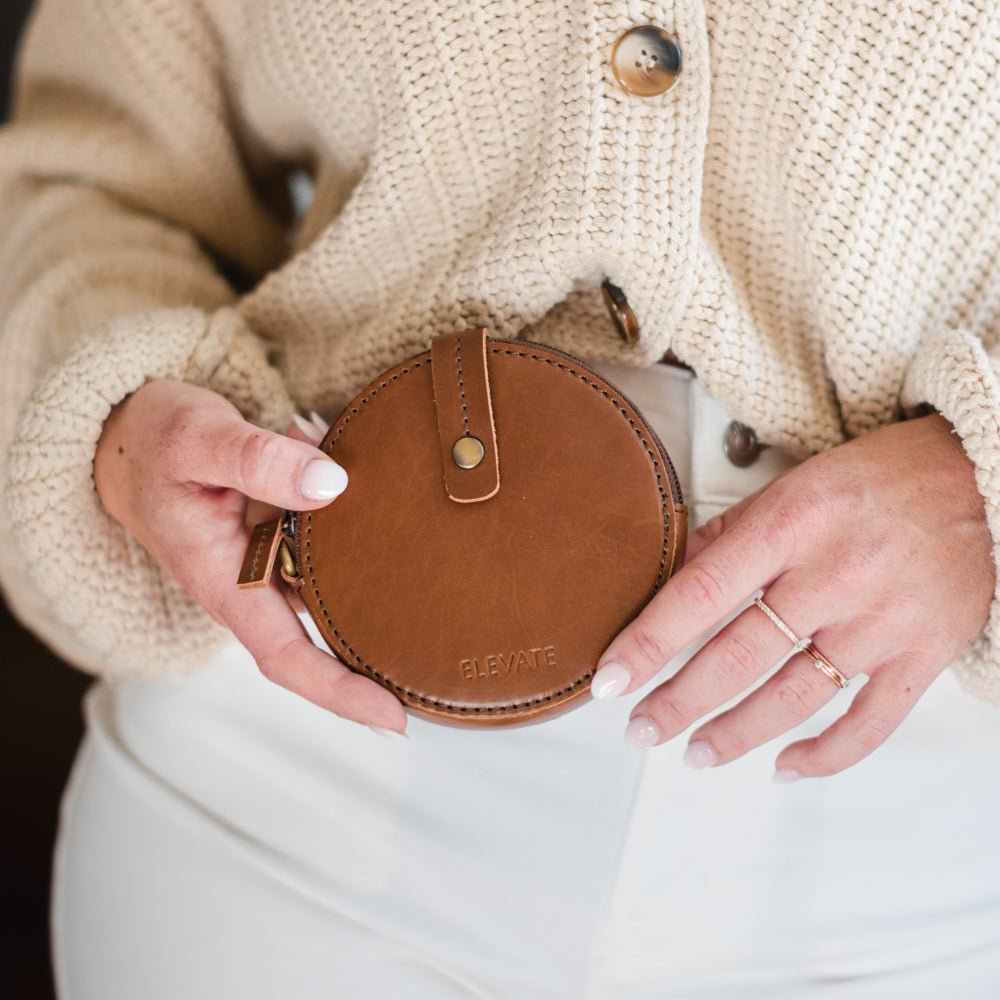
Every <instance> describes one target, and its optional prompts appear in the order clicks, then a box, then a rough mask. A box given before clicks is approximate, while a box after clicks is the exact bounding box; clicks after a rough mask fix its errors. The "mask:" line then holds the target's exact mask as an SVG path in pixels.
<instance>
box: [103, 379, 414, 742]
mask: <svg viewBox="0 0 1000 1000" xmlns="http://www.w3.org/2000/svg"><path fill="white" fill-rule="evenodd" d="M94 480H95V482H96V484H97V491H98V493H99V495H100V497H101V501H102V503H103V504H104V507H105V509H106V510H107V511H108V513H110V514H111V516H112V517H114V518H115V519H116V520H117V521H119V522H120V523H121V524H122V525H123V526H124V527H125V528H126V529H127V530H128V531H129V532H131V534H132V535H133V536H134V537H135V538H136V539H137V540H138V541H139V542H140V543H141V544H142V545H143V546H144V547H145V548H146V550H147V551H148V552H149V553H150V554H151V555H152V556H153V558H154V559H156V561H157V562H158V563H159V564H160V566H161V567H162V568H163V569H164V570H165V571H166V572H167V573H169V574H170V575H171V576H172V577H174V579H176V580H177V581H178V582H179V583H180V584H181V586H183V587H184V589H185V590H187V591H188V593H190V594H191V595H192V596H193V597H194V598H195V600H197V601H198V602H199V603H200V604H201V605H203V606H204V607H205V608H206V609H207V611H208V612H209V614H211V615H212V617H213V618H214V619H215V620H216V621H218V622H221V623H222V624H223V625H225V626H227V627H228V628H229V629H230V630H231V631H232V632H233V634H234V635H235V636H236V638H237V639H238V640H239V641H240V642H241V643H242V644H243V645H244V646H245V647H246V648H247V650H249V652H250V654H251V655H252V656H253V658H254V659H255V660H256V661H257V665H258V666H259V668H260V670H261V672H262V673H263V674H264V676H265V677H267V678H268V679H269V680H272V681H274V682H275V683H277V684H280V685H281V686H282V687H285V688H288V689H289V690H290V691H294V692H295V693H296V694H299V695H301V696H302V697H303V698H306V699H307V700H308V701H311V702H313V703H314V704H316V705H319V706H320V707H322V708H325V709H328V710H329V711H331V712H334V713H336V714H337V715H340V716H343V717H344V718H346V719H351V720H353V721H354V722H359V723H363V724H365V725H368V726H372V727H373V728H375V729H376V730H379V731H382V732H394V733H402V732H404V731H405V729H406V712H405V710H404V709H403V706H402V705H401V704H400V702H399V701H398V700H397V699H396V698H394V697H393V696H392V695H391V694H390V693H389V692H388V691H386V690H385V689H384V688H382V687H380V686H379V685H378V684H376V683H375V682H374V681H371V680H369V679H368V678H366V677H362V676H361V675H360V674H356V673H354V672H353V671H351V670H349V669H348V668H347V667H346V666H345V665H344V664H343V663H341V662H340V661H339V660H337V659H336V658H334V657H333V656H331V655H329V654H328V653H326V652H323V651H322V650H320V649H319V648H318V647H317V646H315V645H314V644H313V642H312V641H311V640H310V639H309V637H308V635H307V634H306V632H305V630H304V629H303V627H302V624H301V622H300V621H299V619H298V617H297V615H296V614H295V612H294V611H293V610H292V608H291V606H290V604H289V603H288V600H287V597H286V596H285V595H286V593H287V592H283V590H282V585H281V584H280V583H272V585H271V586H269V587H266V588H263V589H261V590H242V591H241V590H238V589H237V587H236V578H237V576H238V574H239V570H240V565H241V563H242V561H243V554H244V552H245V551H246V547H247V543H248V539H249V534H248V531H247V527H246V523H245V520H246V509H247V504H248V502H249V500H255V501H261V502H263V503H264V504H269V505H272V506H274V507H277V508H281V509H286V510H315V509H317V508H319V507H323V506H325V505H326V504H328V503H330V501H331V500H333V499H334V498H335V497H336V496H337V495H339V493H340V492H341V491H342V490H343V489H344V486H345V485H346V482H347V477H346V474H345V473H344V471H343V469H341V468H340V466H338V465H337V464H336V463H334V462H333V461H331V460H330V459H329V458H327V457H326V456H325V455H324V454H323V453H322V452H319V451H317V449H316V448H315V447H313V446H312V445H310V444H307V443H305V442H304V441H299V440H294V439H293V438H291V437H283V436H282V435H280V434H274V433H272V432H270V431H266V430H262V429H261V428H259V427H255V426H254V425H253V424H250V423H248V422H247V421H246V420H244V419H243V417H242V416H241V414H240V413H239V411H238V410H237V409H236V408H235V407H234V406H233V405H232V404H231V403H229V402H228V401H227V400H226V399H224V398H223V397H222V396H219V395H218V394H217V393H214V392H212V391H211V390H209V389H203V388H200V387H198V386H194V385H190V384H188V383H185V382H172V381H158V382H150V383H148V384H147V385H145V386H143V387H142V388H141V389H139V390H138V391H137V392H135V393H133V394H132V395H131V396H129V397H128V398H127V399H125V400H124V401H123V402H121V403H120V404H118V406H116V407H115V408H114V410H112V412H111V414H110V416H109V417H108V419H107V421H106V422H105V425H104V429H103V432H102V434H101V438H100V441H99V442H98V446H97V454H96V456H95V459H94Z"/></svg>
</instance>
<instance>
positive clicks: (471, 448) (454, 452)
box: [451, 434, 486, 469]
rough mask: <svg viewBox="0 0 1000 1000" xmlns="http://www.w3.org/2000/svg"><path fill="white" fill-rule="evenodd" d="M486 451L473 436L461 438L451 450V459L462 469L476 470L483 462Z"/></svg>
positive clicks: (481, 443)
mask: <svg viewBox="0 0 1000 1000" xmlns="http://www.w3.org/2000/svg"><path fill="white" fill-rule="evenodd" d="M485 454H486V449H485V448H484V447H483V442H482V441H480V440H479V438H474V437H473V436H472V435H471V434H469V435H466V436H465V437H460V438H459V439H458V440H457V441H456V442H455V443H454V445H452V448H451V457H452V460H453V461H454V463H455V464H456V465H457V466H458V467H459V468H460V469H474V468H475V467H476V466H477V465H479V463H480V462H481V461H482V460H483V456H484V455H485Z"/></svg>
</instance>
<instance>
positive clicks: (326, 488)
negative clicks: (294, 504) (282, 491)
mask: <svg viewBox="0 0 1000 1000" xmlns="http://www.w3.org/2000/svg"><path fill="white" fill-rule="evenodd" d="M346 488H347V473H346V472H345V471H344V470H343V469H342V468H341V467H340V466H339V465H337V463H336V462H331V461H329V460H328V459H325V458H317V459H316V460H315V461H314V462H310V463H309V464H308V465H307V466H306V467H305V470H304V471H303V473H302V479H301V481H300V482H299V489H300V490H301V491H302V495H303V496H304V497H309V499H310V500H332V499H333V498H334V497H339V496H340V494H341V493H343V492H344V490H345V489H346Z"/></svg>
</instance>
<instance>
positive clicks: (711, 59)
mask: <svg viewBox="0 0 1000 1000" xmlns="http://www.w3.org/2000/svg"><path fill="white" fill-rule="evenodd" d="M647 23H652V24H657V25H661V26H663V27H665V28H666V29H668V30H669V31H670V32H671V33H673V34H674V35H675V37H676V38H677V39H678V40H679V42H680V45H681V47H682V51H683V69H682V73H681V76H680V77H679V79H678V82H677V83H676V85H675V86H674V87H673V88H672V89H671V90H670V91H668V92H667V93H666V94H664V95H662V96H660V97H657V98H645V99H644V98H637V97H631V96H629V95H627V94H625V93H624V92H623V91H622V90H621V89H620V88H619V87H618V86H617V85H616V83H615V80H614V77H613V75H612V73H611V70H610V65H609V58H610V54H611V51H612V48H613V46H614V43H615V41H616V39H617V38H618V37H619V36H620V35H621V34H622V32H624V31H625V30H627V29H628V28H629V27H631V26H633V25H636V24H647ZM998 62H1000V9H998V8H997V5H996V4H993V3H990V2H988V0H978V2H973V0H970V2H967V3H962V4H942V3H940V2H939V0H911V2H908V3H905V4H903V3H896V2H893V0H867V2H863V0H808V2H807V0H792V2H790V3H784V4H776V3H773V2H771V0H766V2H764V0H717V2H711V3H698V2H677V3H645V2H639V0H538V2H532V3H518V2H514V0H480V2H476V3H464V2H459V0H453V2H445V0H442V2H437V3H434V2H421V0H414V2H411V3H406V4H400V3H390V2H388V0H343V2H339V3H328V2H325V0H272V2H269V3H259V2H255V0H42V4H41V7H40V10H39V13H38V15H37V17H36V19H35V23H34V26H33V30H32V33H31V37H30V42H29V45H28V47H27V49H26V52H25V55H24V58H23V61H22V68H21V75H20V90H19V100H18V105H17V121H16V123H15V124H14V125H13V127H11V128H10V129H9V130H8V131H7V132H6V134H5V135H4V136H3V138H2V141H0V274H2V275H3V281H2V283H0V319H2V324H3V325H2V338H3V343H2V346H3V352H2V356H3V358H4V362H5V363H4V366H3V370H2V371H0V432H2V442H3V445H4V447H5V448H6V449H7V455H8V459H7V467H6V468H7V471H6V490H5V495H6V510H7V511H8V512H9V515H5V520H4V521H3V523H2V524H0V530H2V532H3V542H4V544H2V545H0V559H2V564H0V568H2V576H3V581H4V586H5V589H6V593H7V596H8V597H9V599H10V600H11V602H12V604H13V605H14V606H15V608H17V609H18V610H19V612H20V613H21V615H22V616H23V617H24V618H25V619H26V620H27V621H28V622H30V623H31V624H32V625H33V626H35V627H36V628H37V629H38V630H39V631H40V632H41V633H42V634H43V635H45V636H47V637H48V638H49V640H50V641H51V642H52V643H53V644H54V645H55V646H56V647H57V648H58V649H59V650H60V652H62V653H63V654H64V655H66V656H68V657H69V658H70V659H71V660H73V661H74V662H76V663H78V664H80V665H81V666H83V667H86V668H88V669H92V670H96V671H101V672H104V673H109V674H121V673H126V672H129V671H136V670H150V669H177V668H182V667H185V666H190V665H193V664H196V663H198V662H200V661H202V660H203V659H204V657H205V655H206V653H207V651H208V650H209V649H210V648H211V646H212V644H213V642H215V641H217V640H218V638H219V634H218V631H217V630H216V628H215V626H213V625H212V624H211V622H210V621H209V619H208V616H207V615H206V614H204V613H203V612H202V611H201V610H200V609H198V608H197V607H196V606H195V605H194V604H193V603H192V602H191V601H190V600H189V599H188V598H187V597H186V596H185V595H184V594H183V592H181V591H180V589H179V588H178V587H177V586H176V585H175V584H174V583H172V581H170V580H168V579H166V578H165V577H164V576H163V574H161V573H160V571H159V570H158V569H157V567H156V566H155V565H153V564H152V562H151V560H150V559H149V558H148V556H146V554H145V553H144V552H143V551H142V550H141V549H140V548H139V547H138V546H137V545H136V544H135V543H134V542H133V541H132V540H131V539H130V538H129V537H128V536H127V535H126V534H125V533H124V532H123V531H122V530H121V529H120V528H119V527H118V526H117V525H116V524H115V523H114V522H112V521H111V520H110V519H109V518H108V517H107V516H106V515H105V514H104V512H103V510H102V508H101V506H100V503H99V501H98V499H97V497H96V495H95V493H94V489H93V482H92V477H91V465H92V458H93V451H94V445H95V442H96V440H97V437H98V435H99V433H100V428H101V424H102V421H103V419H104V418H105V416H106V415H107V413H108V411H109V410H110V408H111V406H113V405H114V404H115V403H116V402H117V401H118V400H120V399H121V398H123V397H124V396H125V395H127V394H128V393H129V392H131V391H133V390H134V389H136V388H137V387H138V386H140V385H142V384H143V383H144V382H145V381H147V380H149V379H153V378H163V377H169V378H179V379H188V380H191V381H193V382H197V383H199V384H203V385H208V386H211V387H212V388H214V389H216V390H218V391H219V392H222V393H224V394H225V395H226V396H228V397H229V398H231V399H232V400H233V401H234V402H236V404H237V405H238V406H239V407H240V408H241V409H242V410H243V412H244V413H245V414H247V416H248V417H250V418H251V419H253V420H255V421H258V422H259V423H261V424H262V425H265V426H269V427H273V428H278V429H283V427H284V426H285V424H286V422H287V420H288V419H289V416H290V414H291V412H292V408H293V406H298V407H300V408H302V409H305V410H309V409H316V410H318V411H319V412H321V413H323V414H325V415H326V416H327V417H333V416H335V415H336V413H337V412H338V410H339V408H340V407H341V406H343V404H344V403H345V402H346V400H347V399H348V398H349V397H350V395H351V394H352V393H353V392H354V391H355V390H357V389H358V388H359V387H360V386H361V385H362V384H364V383H365V382H366V381H367V380H368V379H369V378H370V377H371V376H373V375H374V374H375V373H377V372H378V371H379V370H381V369H383V368H385V367H387V366H388V365H390V364H391V363H393V362H396V361H398V360H401V359H402V358H404V357H406V356H408V355H409V354H412V353H414V352H416V351H418V350H422V349H424V348H425V347H426V346H427V344H428V341H429V339H430V338H431V336H432V335H434V334H435V333H437V332H439V331H444V330H455V329H459V328H463V327H465V326H468V325H471V324H483V325H486V326H489V327H490V328H491V329H492V331H493V332H494V333H495V334H496V335H498V336H502V337H517V336H522V337H527V338H531V339H537V340H542V341H545V342H548V343H551V344H553V345H555V346H557V347H560V348H563V349H566V350H569V351H572V352H575V353H577V354H582V355H586V356H591V357H594V358H599V359H606V360H616V361H629V362H633V363H635V364H650V363H653V362H655V361H656V360H657V359H658V358H659V357H661V356H662V355H663V353H664V352H665V350H666V349H667V348H671V349H672V350H673V351H674V352H675V353H676V354H678V355H679V356H680V357H681V358H682V359H683V360H685V361H686V362H688V363H689V364H690V365H692V366H693V367H694V369H695V370H696V372H697V374H698V377H699V378H700V379H701V380H702V381H703V382H704V384H705V385H706V386H707V387H708V389H709V390H710V391H711V392H712V393H713V394H714V395H716V396H718V397H719V398H721V399H722V400H723V401H724V402H725V403H726V405H727V406H728V408H729V410H730V412H731V413H732V414H733V415H734V416H737V417H739V418H740V419H741V420H743V421H745V422H746V423H749V424H751V425H752V426H754V427H755V428H756V429H757V431H758V434H759V435H760V437H761V438H762V439H763V440H765V441H768V442H771V443H773V444H776V445H780V446H781V447H783V448H786V449H789V450H790V451H792V452H794V453H795V454H797V455H800V456H807V455H809V454H811V453H814V452H817V451H820V450H822V449H826V448H830V447H832V446H834V445H836V444H838V443H840V442H842V441H844V440H845V439H846V438H847V437H850V436H853V435H857V434H862V433H864V432H866V431H869V430H872V429H873V428H876V427H879V426H881V425H884V424H886V423H889V422H891V421H894V420H897V419H899V418H900V417H901V415H902V414H903V413H904V411H905V408H906V407H908V406H912V405H916V404H919V403H922V402H927V403H930V404H932V405H933V406H935V407H937V408H938V409H939V410H940V411H941V412H942V413H944V414H945V416H947V417H948V418H949V419H950V420H951V421H952V422H953V423H954V425H955V427H956V429H957V431H958V433H959V434H960V435H961V437H962V439H963V441H964V443H965V446H966V449H967V451H968V453H969V454H970V456H971V457H972V458H973V460H974V461H975V463H976V465H977V473H978V476H979V484H980V488H981V490H982V493H983V496H984V498H985V501H986V507H987V515H988V518H989V522H990V526H991V529H992V531H993V534H994V537H995V538H997V539H1000V433H998V432H1000V386H998V382H997V370H998V363H1000V349H998V347H997V334H998V328H1000V324H998V316H1000V312H998V310H1000V261H998V237H1000V66H998ZM296 176H299V177H302V176H305V177H308V178H310V179H311V182H312V185H313V190H314V196H313V198H312V200H311V202H310V204H309V206H308V208H307V210H305V211H304V212H302V213H301V214H300V217H296V216H295V214H294V212H293V210H292V205H291V202H290V199H289V190H290V186H291V185H290V181H292V180H294V178H295V177H296ZM222 275H226V276H227V278H226V280H224V279H223V277H221V276H222ZM605 277H608V278H610V279H611V280H612V281H613V282H614V283H615V284H617V285H619V286H621V287H622V288H623V289H624V290H625V292H626V294H627V295H628V298H629V302H630V303H631V305H632V308H633V310H634V312H635V315H636V317H637V319H638V322H639V326H640V329H641V333H642V336H641V339H640V341H639V343H638V344H637V345H635V346H633V347H629V346H626V345H625V344H624V343H622V342H621V341H620V340H619V339H618V338H617V336H616V334H615V331H614V329H613V327H612V326H611V324H610V322H609V320H608V317H607V314H606V312H605V310H604V307H603V305H602V303H601V299H600V293H599V285H600V282H601V281H602V280H603V279H604V278H605ZM8 517H9V519H7V518H8ZM11 538H13V540H14V542H16V544H11ZM998 608H1000V604H998V603H995V604H994V611H993V615H992V618H991V624H990V628H989V630H988V632H987V634H986V635H984V636H983V638H982V639H981V641H979V642H978V643H977V644H976V645H975V646H974V648H972V649H971V650H970V651H969V652H968V654H967V655H965V656H964V657H963V658H962V660H961V662H960V663H959V664H958V665H957V666H958V669H959V670H960V671H961V672H962V675H963V677H964V678H965V679H966V681H967V682H968V683H969V684H970V686H972V687H973V688H974V689H975V690H977V691H978V692H979V693H981V694H984V695H987V696H990V697H993V698H995V699H997V700H1000V657H998V655H997V651H996V648H995V647H994V645H993V644H992V642H991V636H994V635H997V636H1000V631H998V626H1000V611H998V610H997V609H998Z"/></svg>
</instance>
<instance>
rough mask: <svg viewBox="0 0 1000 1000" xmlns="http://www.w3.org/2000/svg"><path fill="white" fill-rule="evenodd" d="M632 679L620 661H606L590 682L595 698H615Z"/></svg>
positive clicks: (591, 691)
mask: <svg viewBox="0 0 1000 1000" xmlns="http://www.w3.org/2000/svg"><path fill="white" fill-rule="evenodd" d="M631 681H632V675H631V674H630V673H629V672H628V671H627V670H626V669H625V668H624V667H623V666H622V665H621V664H620V663H606V664H605V665H604V666H603V667H601V669H600V670H598V671H597V673H595V674H594V678H593V680H592V681H591V682H590V693H591V694H592V695H593V696H594V697H595V698H602V699H603V698H617V697H618V695H620V694H621V693H622V692H623V691H624V690H625V688H627V687H628V686H629V684H630V683H631Z"/></svg>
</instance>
